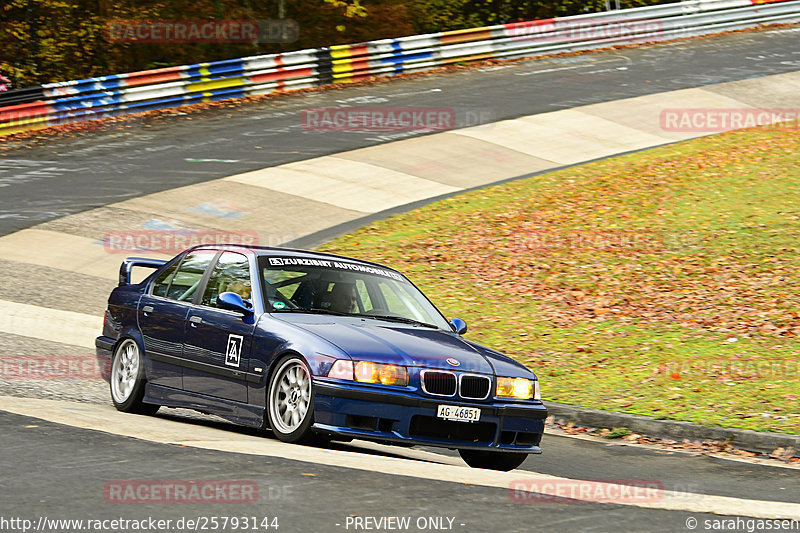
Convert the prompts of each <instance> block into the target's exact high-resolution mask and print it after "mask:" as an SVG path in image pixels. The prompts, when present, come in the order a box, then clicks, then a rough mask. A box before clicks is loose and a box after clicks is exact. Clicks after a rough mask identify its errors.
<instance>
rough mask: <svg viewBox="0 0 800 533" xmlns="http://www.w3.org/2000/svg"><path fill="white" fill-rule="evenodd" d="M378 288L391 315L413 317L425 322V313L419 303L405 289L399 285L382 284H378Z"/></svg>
mask: <svg viewBox="0 0 800 533" xmlns="http://www.w3.org/2000/svg"><path fill="white" fill-rule="evenodd" d="M378 288H379V289H380V291H381V294H382V295H383V300H384V301H385V302H386V307H387V309H388V310H389V312H390V313H392V314H395V315H400V316H405V317H413V318H414V319H415V320H423V317H424V316H425V315H424V311H423V310H422V308H421V307H420V305H419V303H418V302H417V301H416V300H415V299H414V298H413V297H412V296H411V295H410V294H409V293H408V292H407V291H406V289H405V287H403V286H402V285H400V284H397V283H392V284H389V283H385V282H381V283H379V284H378Z"/></svg>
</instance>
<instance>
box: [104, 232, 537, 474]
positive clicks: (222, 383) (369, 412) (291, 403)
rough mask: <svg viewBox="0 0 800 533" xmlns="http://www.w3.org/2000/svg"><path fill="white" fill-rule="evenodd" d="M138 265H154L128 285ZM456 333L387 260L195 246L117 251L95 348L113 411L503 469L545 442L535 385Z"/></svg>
mask: <svg viewBox="0 0 800 533" xmlns="http://www.w3.org/2000/svg"><path fill="white" fill-rule="evenodd" d="M136 267H147V268H151V269H155V271H154V272H153V273H151V274H150V275H149V276H148V277H147V278H146V279H145V280H144V281H142V282H141V283H132V282H131V271H132V270H133V269H134V268H136ZM466 330H467V326H466V323H464V321H463V320H460V319H455V318H454V319H453V320H450V321H448V320H447V319H445V318H444V316H443V315H442V314H441V313H440V312H439V310H438V309H436V307H435V306H434V305H433V304H432V303H431V302H430V301H429V300H428V299H427V298H426V297H425V295H424V294H422V292H421V291H420V290H419V289H417V288H416V287H415V286H414V285H413V284H412V283H411V282H410V281H409V280H408V279H407V278H406V277H405V276H403V275H402V274H400V273H399V272H397V271H395V270H393V269H391V268H387V267H385V266H381V265H378V264H375V263H370V262H366V261H359V260H356V259H351V258H347V257H341V256H336V255H331V254H324V253H316V252H307V251H300V250H288V249H280V248H261V247H247V246H241V247H234V246H216V247H215V246H199V247H195V248H192V249H190V250H187V251H185V252H183V253H181V254H179V255H178V256H177V257H175V258H174V259H172V260H171V261H167V262H164V261H158V260H152V259H138V258H129V259H126V260H125V261H124V262H123V263H122V266H121V268H120V278H119V286H118V287H116V288H115V289H114V290H113V291H112V292H111V296H110V297H109V300H108V308H107V310H106V314H105V320H104V325H103V334H102V335H101V336H100V337H98V338H97V340H96V343H95V344H96V346H97V354H98V357H99V358H104V359H105V360H106V361H108V359H109V358H110V359H111V376H110V388H111V397H112V400H113V402H114V405H115V406H116V408H117V409H119V410H121V411H126V412H138V413H146V414H152V413H155V412H156V410H158V408H159V406H167V407H182V408H189V409H196V410H199V411H202V412H205V413H213V414H215V415H218V416H221V417H224V418H226V419H228V420H231V421H233V422H235V423H238V424H242V425H246V426H253V427H260V428H265V429H266V428H269V429H271V430H272V432H273V433H274V434H275V436H276V437H277V438H278V439H280V440H282V441H285V442H302V441H309V440H312V439H325V438H327V439H335V440H350V439H353V438H357V439H367V440H373V441H380V442H388V443H396V444H406V445H409V444H418V445H427V446H443V447H448V448H453V449H457V450H458V451H459V453H460V454H461V457H462V458H463V459H464V460H465V462H466V463H467V464H469V465H470V466H473V467H478V468H491V469H497V470H511V469H513V468H516V467H517V466H519V465H520V464H522V462H523V461H524V460H525V458H526V457H527V454H531V453H541V449H540V447H539V443H540V440H541V438H542V433H543V431H544V420H545V418H546V416H547V409H546V408H545V406H544V404H543V403H542V401H541V399H540V394H539V383H538V381H537V379H536V376H535V375H534V374H533V373H532V372H531V371H530V370H528V369H527V368H525V367H524V366H523V365H521V364H519V363H517V362H516V361H514V360H513V359H511V358H509V357H507V356H505V355H503V354H501V353H498V352H496V351H493V350H490V349H489V348H486V347H484V346H481V345H479V344H476V343H473V342H470V341H468V340H466V339H464V338H463V337H462V335H463V334H464V333H465V332H466Z"/></svg>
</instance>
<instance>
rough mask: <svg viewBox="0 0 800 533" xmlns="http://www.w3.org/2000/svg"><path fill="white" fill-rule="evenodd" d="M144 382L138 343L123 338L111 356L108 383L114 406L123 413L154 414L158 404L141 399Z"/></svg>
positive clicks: (142, 363)
mask: <svg viewBox="0 0 800 533" xmlns="http://www.w3.org/2000/svg"><path fill="white" fill-rule="evenodd" d="M145 383H147V380H146V379H145V371H144V358H143V357H142V354H141V352H140V350H139V345H138V344H136V341H134V340H133V339H125V340H123V341H122V342H120V343H119V345H118V346H117V349H116V350H114V356H113V357H112V358H111V375H110V380H109V385H110V388H111V401H112V402H114V407H116V408H117V410H119V411H123V412H125V413H138V414H142V415H152V414H155V413H156V411H158V408H159V406H158V405H154V404H152V403H144V402H143V401H142V398H144V386H145Z"/></svg>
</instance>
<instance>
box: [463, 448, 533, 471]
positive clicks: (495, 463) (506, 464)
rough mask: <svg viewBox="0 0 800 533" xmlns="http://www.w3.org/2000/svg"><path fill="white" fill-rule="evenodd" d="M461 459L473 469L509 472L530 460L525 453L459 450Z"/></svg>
mask: <svg viewBox="0 0 800 533" xmlns="http://www.w3.org/2000/svg"><path fill="white" fill-rule="evenodd" d="M458 453H459V455H461V458H462V459H464V462H465V463H467V464H468V465H469V466H471V467H472V468H485V469H487V470H500V471H502V472H508V471H509V470H514V469H515V468H517V467H518V466H520V465H521V464H522V463H524V462H525V459H527V458H528V454H525V453H511V452H490V451H482V450H458Z"/></svg>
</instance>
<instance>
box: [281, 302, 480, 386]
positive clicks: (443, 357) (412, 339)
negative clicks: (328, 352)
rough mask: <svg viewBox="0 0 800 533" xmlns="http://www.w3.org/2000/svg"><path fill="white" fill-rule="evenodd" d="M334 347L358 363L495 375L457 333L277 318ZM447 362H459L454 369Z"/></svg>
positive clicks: (348, 320)
mask: <svg viewBox="0 0 800 533" xmlns="http://www.w3.org/2000/svg"><path fill="white" fill-rule="evenodd" d="M273 316H274V317H275V318H278V319H280V320H283V321H285V322H289V323H290V324H293V325H294V326H296V327H299V328H302V329H304V330H306V331H308V332H310V333H313V334H315V335H317V336H319V337H321V338H323V339H325V340H326V341H328V342H330V343H331V344H334V345H335V346H336V347H337V348H339V349H340V350H342V351H344V352H345V353H347V354H348V355H350V357H352V358H353V359H354V360H356V361H375V362H377V363H391V364H397V365H404V366H418V367H429V368H444V369H449V370H459V371H462V372H479V373H484V374H493V373H494V367H493V365H492V364H491V363H490V362H489V359H488V358H487V357H485V356H484V355H482V354H481V353H480V352H479V351H478V350H477V349H475V348H474V347H473V346H471V345H470V344H469V343H467V342H466V341H464V340H462V339H461V338H460V337H459V336H457V335H456V334H454V333H450V332H447V331H441V330H438V329H432V328H426V327H418V326H413V325H407V324H396V323H392V322H387V321H382V320H376V319H370V318H366V319H362V318H357V317H355V318H351V317H331V316H319V315H303V314H295V315H289V314H278V313H276V314H274V315H273ZM447 359H455V360H457V361H458V363H459V364H458V366H453V365H451V364H450V363H448V362H447Z"/></svg>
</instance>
